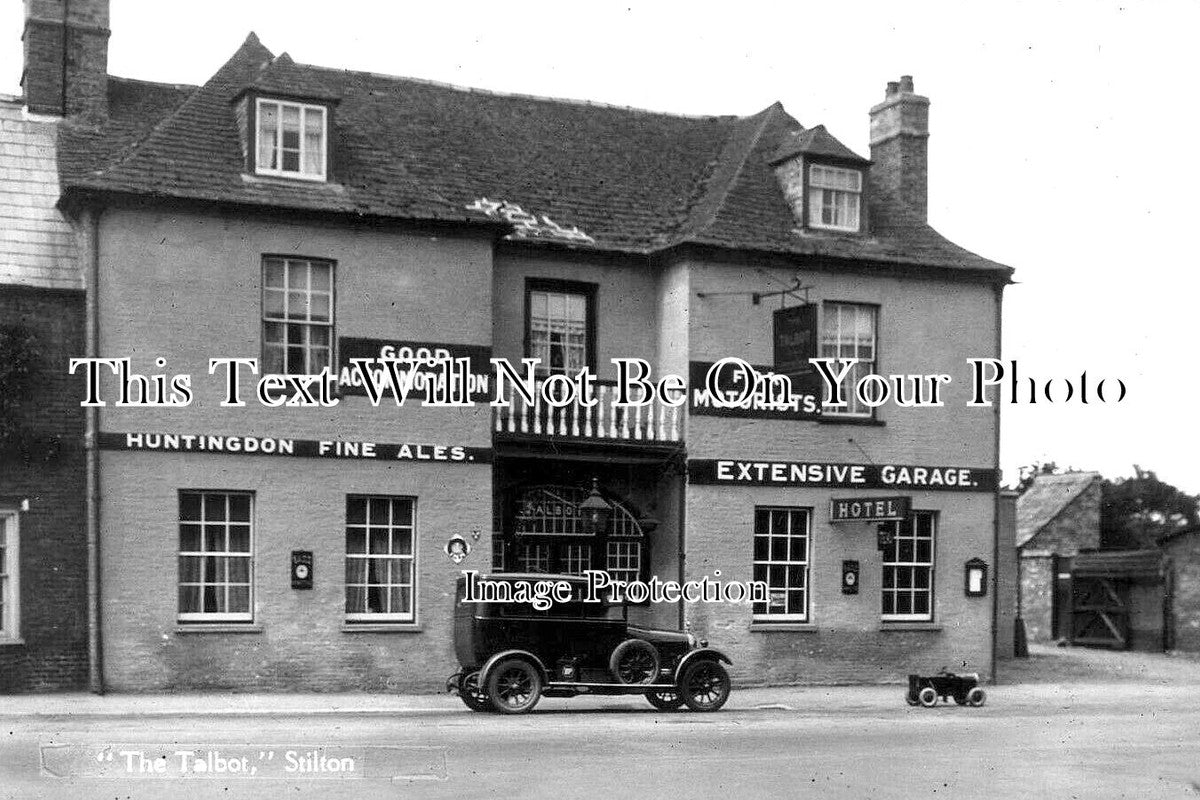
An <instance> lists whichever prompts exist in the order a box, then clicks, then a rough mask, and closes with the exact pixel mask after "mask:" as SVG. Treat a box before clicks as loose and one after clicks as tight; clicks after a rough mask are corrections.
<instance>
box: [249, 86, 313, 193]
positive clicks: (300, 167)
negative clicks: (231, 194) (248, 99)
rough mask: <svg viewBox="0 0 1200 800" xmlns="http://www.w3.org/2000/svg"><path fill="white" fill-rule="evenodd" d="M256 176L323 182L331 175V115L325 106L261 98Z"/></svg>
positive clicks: (257, 133) (257, 131) (257, 114)
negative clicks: (329, 171)
mask: <svg viewBox="0 0 1200 800" xmlns="http://www.w3.org/2000/svg"><path fill="white" fill-rule="evenodd" d="M255 115H256V118H257V122H258V124H257V125H256V126H255V131H256V141H255V150H254V152H255V153H256V154H257V158H256V160H255V172H257V173H258V174H259V175H279V176H283V177H287V178H301V179H303V180H310V181H323V180H325V178H326V173H327V171H328V156H329V114H328V110H327V109H326V108H325V106H318V105H308V104H305V103H294V102H288V101H286V100H271V99H268V98H261V97H260V98H258V99H257V100H256V102H255Z"/></svg>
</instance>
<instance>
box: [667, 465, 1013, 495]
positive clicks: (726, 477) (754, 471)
mask: <svg viewBox="0 0 1200 800" xmlns="http://www.w3.org/2000/svg"><path fill="white" fill-rule="evenodd" d="M998 478H999V475H998V471H997V470H994V469H977V468H975V467H943V466H913V465H909V464H829V463H816V462H803V461H748V460H740V459H706V458H699V459H691V460H690V461H688V480H689V481H690V482H691V483H694V484H701V485H710V486H816V487H831V488H835V489H843V488H845V489H934V490H943V491H962V492H993V491H995V490H996V487H997V486H998Z"/></svg>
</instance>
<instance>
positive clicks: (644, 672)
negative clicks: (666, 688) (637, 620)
mask: <svg viewBox="0 0 1200 800" xmlns="http://www.w3.org/2000/svg"><path fill="white" fill-rule="evenodd" d="M608 669H609V672H611V673H612V676H613V677H614V678H616V679H617V681H618V682H619V683H627V684H631V685H634V686H638V685H643V684H647V683H654V681H655V680H657V679H658V650H657V649H655V647H654V645H652V644H650V643H649V642H647V641H646V640H645V639H626V640H625V641H623V642H621V643H620V644H619V645H617V647H616V649H615V650H613V652H612V657H611V658H609V659H608Z"/></svg>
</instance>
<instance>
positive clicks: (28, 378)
mask: <svg viewBox="0 0 1200 800" xmlns="http://www.w3.org/2000/svg"><path fill="white" fill-rule="evenodd" d="M58 124H59V123H58V121H57V120H55V119H54V118H50V117H39V116H37V115H35V114H34V115H31V114H30V113H29V111H28V109H27V108H26V105H25V103H24V102H23V100H22V99H20V98H0V349H2V350H3V353H4V356H3V358H4V359H5V368H4V377H3V378H2V379H0V392H4V393H5V395H6V396H5V397H4V398H3V400H0V402H2V403H3V407H2V408H0V417H2V418H3V419H2V421H0V575H2V577H0V692H17V691H34V690H56V689H76V688H81V687H83V686H84V685H86V682H87V667H88V652H87V555H86V547H85V526H84V503H83V496H84V489H85V473H84V456H83V410H82V409H81V408H80V407H79V401H80V400H81V399H82V394H81V384H80V382H79V381H78V380H77V379H74V378H71V377H69V376H68V375H67V372H66V364H67V360H68V359H69V358H70V357H72V356H76V355H78V354H79V353H80V352H81V351H82V349H83V338H84V297H83V287H82V283H81V280H80V275H79V271H78V267H77V263H76V259H75V242H74V238H73V234H72V232H71V228H70V226H69V225H68V223H67V221H66V220H65V219H64V218H63V217H62V215H61V214H60V213H59V212H58V210H57V209H56V208H55V205H54V204H55V201H56V200H57V199H58V191H59V188H58V173H57V169H56V165H55V142H56V137H57V126H58ZM26 369H27V370H28V372H27V373H25V374H23V375H22V374H18V372H17V370H21V371H22V372H24V370H26Z"/></svg>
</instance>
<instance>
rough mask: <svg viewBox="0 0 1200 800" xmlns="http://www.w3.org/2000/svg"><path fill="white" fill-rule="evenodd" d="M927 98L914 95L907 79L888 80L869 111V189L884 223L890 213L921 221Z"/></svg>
mask: <svg viewBox="0 0 1200 800" xmlns="http://www.w3.org/2000/svg"><path fill="white" fill-rule="evenodd" d="M928 141H929V98H927V97H922V96H921V95H919V94H916V93H915V92H914V90H913V79H912V76H911V75H904V76H902V77H901V78H900V80H899V81H889V82H888V85H887V96H886V98H885V99H884V101H883V102H882V103H879V104H878V105H876V106H875V107H874V108H872V109H871V171H870V188H871V196H872V198H873V201H874V202H875V203H876V204H877V205H878V208H879V211H878V213H875V216H874V218H875V220H876V221H877V222H880V223H886V222H887V221H888V217H889V216H892V215H893V213H895V212H905V214H904V215H905V216H907V217H909V218H911V216H914V215H915V216H917V217H919V218H920V219H921V220H922V221H924V220H925V218H926V214H927V211H928V206H929V198H928V194H929V192H928V177H927V171H928Z"/></svg>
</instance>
